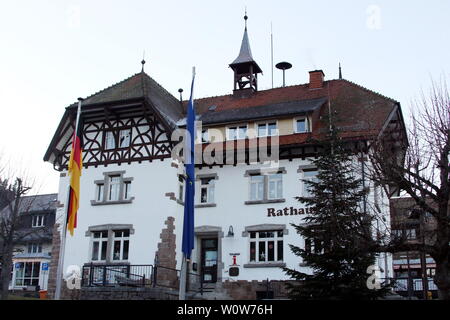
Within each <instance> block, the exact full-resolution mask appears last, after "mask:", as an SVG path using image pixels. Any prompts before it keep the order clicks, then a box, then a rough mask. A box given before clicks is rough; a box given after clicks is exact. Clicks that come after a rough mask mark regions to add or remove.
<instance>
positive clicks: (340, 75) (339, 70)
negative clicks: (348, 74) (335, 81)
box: [339, 62, 342, 80]
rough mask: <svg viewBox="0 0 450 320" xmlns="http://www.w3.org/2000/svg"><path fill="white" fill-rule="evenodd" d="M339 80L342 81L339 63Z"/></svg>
mask: <svg viewBox="0 0 450 320" xmlns="http://www.w3.org/2000/svg"><path fill="white" fill-rule="evenodd" d="M339 80H342V69H341V63H340V62H339Z"/></svg>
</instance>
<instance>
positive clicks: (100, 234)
mask: <svg viewBox="0 0 450 320" xmlns="http://www.w3.org/2000/svg"><path fill="white" fill-rule="evenodd" d="M91 247H92V252H91V260H92V261H99V262H100V261H106V254H107V249H108V231H107V230H104V231H94V232H92V245H91Z"/></svg>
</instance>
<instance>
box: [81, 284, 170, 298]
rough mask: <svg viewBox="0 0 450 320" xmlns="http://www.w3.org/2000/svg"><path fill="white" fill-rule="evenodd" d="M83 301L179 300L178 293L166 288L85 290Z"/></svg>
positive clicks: (99, 288)
mask: <svg viewBox="0 0 450 320" xmlns="http://www.w3.org/2000/svg"><path fill="white" fill-rule="evenodd" d="M80 299H81V300H178V291H177V290H170V289H164V288H126V287H123V288H122V287H118V288H107V287H103V288H101V287H97V288H83V289H82V290H81V294H80Z"/></svg>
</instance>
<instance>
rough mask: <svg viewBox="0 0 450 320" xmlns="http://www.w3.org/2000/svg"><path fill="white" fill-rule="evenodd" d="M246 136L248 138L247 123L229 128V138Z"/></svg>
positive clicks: (234, 138)
mask: <svg viewBox="0 0 450 320" xmlns="http://www.w3.org/2000/svg"><path fill="white" fill-rule="evenodd" d="M245 138H247V125H241V126H233V127H228V128H227V140H237V139H245Z"/></svg>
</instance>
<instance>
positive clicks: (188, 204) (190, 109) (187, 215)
mask: <svg viewBox="0 0 450 320" xmlns="http://www.w3.org/2000/svg"><path fill="white" fill-rule="evenodd" d="M194 79H195V69H194V70H193V74H192V84H191V97H190V99H189V103H188V106H187V123H186V129H187V131H188V134H189V138H188V139H186V140H185V143H186V144H185V148H184V153H185V163H184V167H185V170H186V180H185V182H186V184H185V185H186V187H185V193H184V194H185V196H184V221H183V242H182V245H181V248H182V251H183V254H184V256H185V257H186V259H190V258H191V252H192V249H194V196H195V161H194V159H195V157H194V152H195V149H194V142H195V109H194V100H193V96H194Z"/></svg>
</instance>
